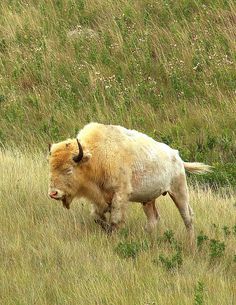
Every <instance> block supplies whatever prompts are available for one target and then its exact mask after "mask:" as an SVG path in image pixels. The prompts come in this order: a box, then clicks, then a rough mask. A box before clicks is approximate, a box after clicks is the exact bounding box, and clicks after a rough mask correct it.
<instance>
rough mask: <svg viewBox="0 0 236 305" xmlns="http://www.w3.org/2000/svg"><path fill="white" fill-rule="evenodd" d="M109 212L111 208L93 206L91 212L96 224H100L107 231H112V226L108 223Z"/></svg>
mask: <svg viewBox="0 0 236 305" xmlns="http://www.w3.org/2000/svg"><path fill="white" fill-rule="evenodd" d="M108 210H109V206H108V205H107V204H106V205H102V206H101V205H97V204H93V207H92V210H91V215H92V217H93V219H94V222H95V223H97V224H99V225H100V226H101V227H102V228H103V229H104V230H105V231H109V230H110V225H109V224H108V222H107V219H106V213H107V212H108Z"/></svg>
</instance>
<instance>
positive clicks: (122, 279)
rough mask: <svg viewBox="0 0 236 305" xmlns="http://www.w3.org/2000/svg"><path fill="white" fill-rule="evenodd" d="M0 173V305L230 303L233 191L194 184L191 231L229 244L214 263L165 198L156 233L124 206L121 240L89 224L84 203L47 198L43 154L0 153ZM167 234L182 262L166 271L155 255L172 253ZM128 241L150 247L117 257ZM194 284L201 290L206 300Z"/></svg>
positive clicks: (136, 209)
mask: <svg viewBox="0 0 236 305" xmlns="http://www.w3.org/2000/svg"><path fill="white" fill-rule="evenodd" d="M0 169H1V170H0V232H1V239H0V304H4V305H8V304H9V305H12V304H14V305H31V304H40V305H46V304H47V305H53V304H55V305H58V304H63V305H64V304H71V305H72V304H79V305H80V304H91V305H94V304H97V305H104V304H107V305H108V304H109V305H118V304H119V305H126V304H127V305H139V304H140V305H151V304H155V305H157V304H161V305H174V304H177V305H184V304H186V305H189V304H196V305H199V304H208V305H216V304H221V305H234V304H236V291H235V276H236V262H234V261H233V260H234V255H235V254H236V249H235V243H236V235H235V234H233V231H232V228H233V226H234V225H236V218H235V209H236V207H235V197H233V193H230V192H228V194H225V195H224V194H218V195H217V194H214V193H212V192H211V191H210V190H209V191H202V190H200V189H197V188H196V189H195V190H194V189H191V204H192V207H193V209H194V211H195V223H196V234H197V235H199V234H200V232H201V231H203V232H204V234H206V235H207V236H208V237H209V238H210V239H219V240H220V241H223V242H224V243H225V246H226V249H225V253H224V255H223V256H222V257H219V258H216V259H215V260H214V261H212V262H210V258H209V251H210V250H209V246H208V245H207V244H206V245H205V246H203V248H202V250H201V251H200V250H197V252H196V253H195V254H190V253H189V251H188V249H187V245H186V243H185V229H184V226H183V223H182V220H181V219H180V216H179V214H178V212H177V209H176V208H175V206H174V205H173V203H172V201H171V200H170V199H169V198H168V196H166V197H162V198H160V199H159V200H158V206H159V209H160V213H161V217H162V219H161V223H160V225H159V227H158V231H157V233H156V234H155V236H152V237H150V236H148V235H147V234H146V233H145V232H144V230H143V226H144V224H145V217H144V213H143V212H142V210H141V208H140V206H139V205H137V204H132V205H130V207H129V212H128V219H127V225H126V229H127V230H126V233H127V236H125V234H123V235H122V233H118V234H115V235H113V236H107V235H106V234H105V233H103V232H102V231H101V230H100V229H99V227H97V226H96V224H94V223H93V221H92V219H91V218H90V215H89V205H88V204H87V203H83V202H74V204H73V205H72V208H71V210H69V211H67V210H65V209H63V208H62V206H61V204H60V203H58V202H55V201H52V200H49V199H48V198H47V174H48V173H47V171H48V169H47V162H46V158H45V156H44V155H42V154H36V153H34V154H33V153H23V152H22V153H21V152H19V151H5V152H0ZM226 195H227V196H226ZM224 226H227V227H228V228H229V229H230V231H231V233H230V234H229V235H228V236H225V235H224V233H223V230H222V227H224ZM166 230H172V231H173V232H174V233H175V238H176V240H177V241H178V243H180V244H183V252H182V258H183V264H182V266H180V267H179V268H177V269H174V270H169V271H168V270H167V269H166V268H165V266H164V265H162V264H161V263H160V261H159V255H160V254H161V255H172V254H173V252H174V250H173V248H172V246H171V245H169V244H168V243H165V242H160V239H159V237H160V236H163V234H164V232H165V231H166ZM131 241H132V242H142V241H145V242H146V243H147V244H148V247H147V249H145V250H143V251H141V252H140V253H139V254H138V255H137V257H136V258H121V257H119V256H118V254H117V253H116V252H115V248H116V247H117V245H118V244H119V242H123V243H129V242H131ZM155 260H156V261H157V262H158V263H156V262H153V261H155ZM198 282H201V283H203V286H204V289H203V292H202V297H203V300H204V301H203V302H202V303H201V300H200V298H198V297H197V288H196V286H197V283H198Z"/></svg>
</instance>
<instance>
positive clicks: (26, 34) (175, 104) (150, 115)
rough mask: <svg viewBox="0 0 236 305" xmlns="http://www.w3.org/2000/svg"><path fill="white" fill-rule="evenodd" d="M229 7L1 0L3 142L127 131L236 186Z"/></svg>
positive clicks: (209, 179) (232, 9) (235, 80)
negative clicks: (96, 128)
mask: <svg viewBox="0 0 236 305" xmlns="http://www.w3.org/2000/svg"><path fill="white" fill-rule="evenodd" d="M235 14H236V6H235V1H223V0H221V1H220V0H219V1H208V2H205V1H201V0H196V1H190V0H181V1H177V2H176V1H171V0H168V1H164V0H163V1H158V2H156V1H152V0H145V1H130V0H124V1H119V2H117V3H116V2H114V1H83V0H80V1H78V0H68V1H62V0H61V1H40V2H37V1H33V0H30V1H27V2H24V1H13V0H11V1H10V0H9V1H7V0H6V1H2V3H1V4H0V22H1V27H0V73H1V77H0V109H1V113H0V143H1V146H7V147H11V146H17V147H19V146H21V147H22V146H25V145H26V146H29V147H35V146H36V147H39V148H40V149H42V148H43V147H46V146H47V143H48V142H52V141H58V140H62V139H64V138H66V137H73V136H75V135H76V133H77V132H78V130H79V129H80V128H81V127H82V126H83V125H84V124H86V123H88V122H90V121H98V122H102V123H113V124H120V125H124V126H126V127H129V128H135V129H138V130H140V131H143V132H145V133H147V134H149V135H150V136H152V137H154V138H155V139H157V140H159V141H163V142H165V143H167V144H170V145H171V146H172V147H174V148H176V149H179V150H180V153H181V155H182V157H183V158H184V159H185V160H186V161H194V160H198V161H204V162H206V163H210V164H212V165H214V166H216V171H215V172H214V173H213V174H212V175H211V176H206V179H205V178H201V179H200V180H199V181H202V180H203V182H206V183H209V184H210V185H213V184H214V183H217V184H219V185H222V186H226V185H229V184H233V185H236V178H235V177H236V169H235V160H236V159H235V158H236V157H235V156H236V142H235V122H236V121H235V114H236V113H235V109H236V101H235V92H236V91H235V90H236V74H235V69H236V66H235V62H236V61H235V59H236V52H235V35H234V32H235V29H234V27H235Z"/></svg>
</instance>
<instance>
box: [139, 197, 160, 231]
mask: <svg viewBox="0 0 236 305" xmlns="http://www.w3.org/2000/svg"><path fill="white" fill-rule="evenodd" d="M143 210H144V213H145V214H146V216H147V224H146V227H145V229H146V231H147V232H149V233H152V232H153V231H154V229H155V227H156V225H157V223H158V220H159V218H160V216H159V213H158V211H157V208H156V206H155V199H153V200H151V201H148V202H143Z"/></svg>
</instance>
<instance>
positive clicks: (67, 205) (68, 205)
mask: <svg viewBox="0 0 236 305" xmlns="http://www.w3.org/2000/svg"><path fill="white" fill-rule="evenodd" d="M62 204H63V207H64V208H66V209H68V210H69V209H70V204H69V202H68V201H67V200H66V197H64V198H62Z"/></svg>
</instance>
